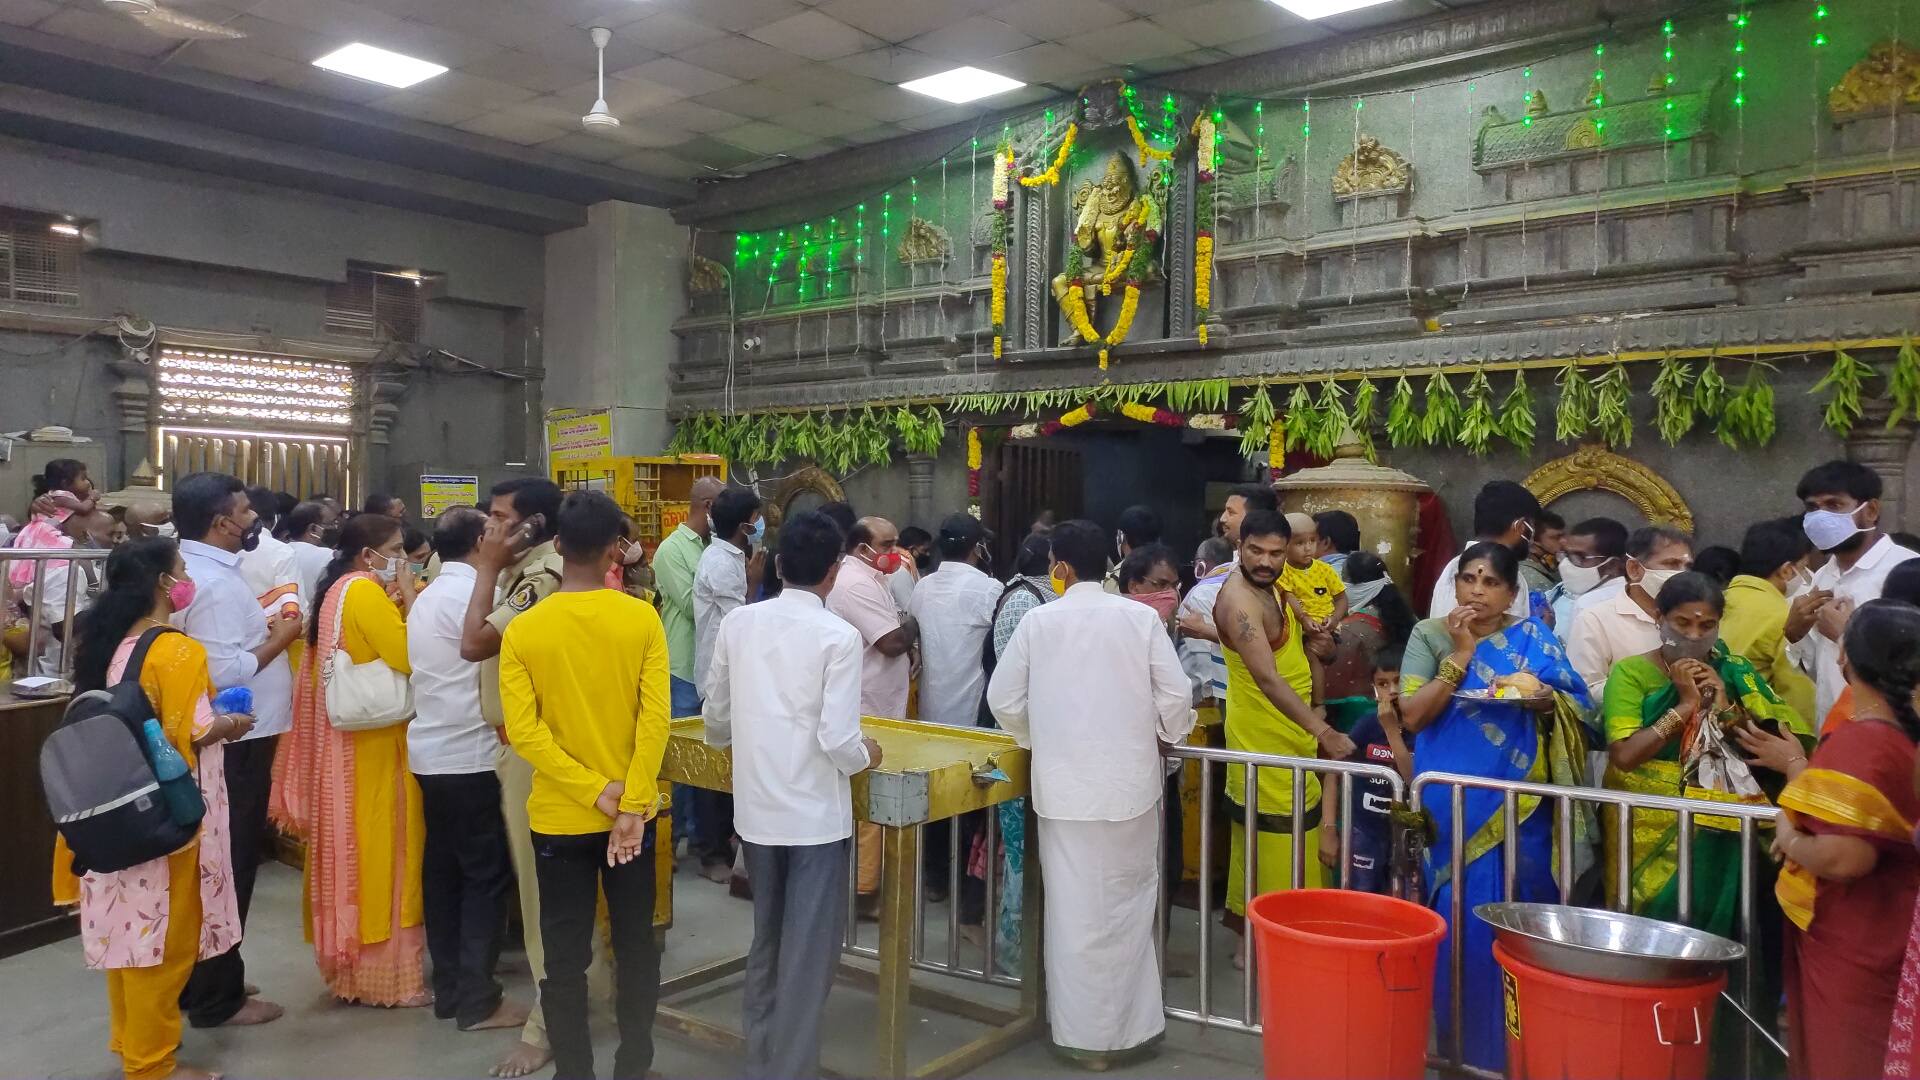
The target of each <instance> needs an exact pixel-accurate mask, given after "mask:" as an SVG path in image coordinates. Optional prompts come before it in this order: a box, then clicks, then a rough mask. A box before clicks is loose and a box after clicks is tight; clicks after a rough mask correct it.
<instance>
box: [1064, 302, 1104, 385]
mask: <svg viewBox="0 0 1920 1080" xmlns="http://www.w3.org/2000/svg"><path fill="white" fill-rule="evenodd" d="M1060 310H1061V311H1062V312H1065V313H1066V316H1067V324H1068V325H1070V326H1072V327H1073V328H1074V329H1075V330H1076V331H1078V332H1079V334H1080V337H1081V338H1082V339H1083V340H1085V341H1090V342H1091V341H1099V340H1100V331H1098V330H1095V329H1094V328H1093V320H1091V319H1089V318H1087V297H1086V294H1085V293H1083V292H1082V291H1081V289H1080V286H1079V284H1078V283H1069V286H1068V288H1067V291H1066V293H1065V294H1064V295H1063V296H1061V298H1060ZM1100 366H1101V367H1106V366H1107V357H1106V350H1104V349H1102V350H1101V355H1100Z"/></svg>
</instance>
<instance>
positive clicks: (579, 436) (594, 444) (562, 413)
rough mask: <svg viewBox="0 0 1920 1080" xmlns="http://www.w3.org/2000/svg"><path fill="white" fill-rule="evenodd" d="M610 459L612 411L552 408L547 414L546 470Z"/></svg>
mask: <svg viewBox="0 0 1920 1080" xmlns="http://www.w3.org/2000/svg"><path fill="white" fill-rule="evenodd" d="M612 456H613V410H612V409H553V410H551V411H549V412H548V413H547V464H548V467H549V468H551V467H552V466H554V465H562V464H568V463H572V462H581V461H598V460H600V459H602V458H608V457H612Z"/></svg>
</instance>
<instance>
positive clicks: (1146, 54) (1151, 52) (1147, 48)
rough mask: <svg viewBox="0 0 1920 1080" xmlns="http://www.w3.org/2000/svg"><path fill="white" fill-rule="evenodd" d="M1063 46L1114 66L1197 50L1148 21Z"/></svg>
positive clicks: (1085, 36) (1090, 34) (1074, 39)
mask: <svg viewBox="0 0 1920 1080" xmlns="http://www.w3.org/2000/svg"><path fill="white" fill-rule="evenodd" d="M1061 44H1062V45H1065V46H1067V47H1068V48H1070V49H1074V50H1076V51H1078V52H1083V53H1086V54H1087V55H1088V56H1095V57H1099V58H1100V59H1102V60H1105V61H1106V62H1108V63H1110V64H1135V63H1139V62H1140V61H1142V60H1152V59H1155V58H1158V57H1164V56H1173V55H1175V54H1178V53H1183V52H1191V51H1192V50H1193V48H1194V44H1193V42H1191V41H1188V40H1187V39H1186V38H1183V37H1181V36H1179V35H1178V34H1174V33H1170V32H1169V31H1167V30H1165V29H1163V28H1161V27H1159V26H1156V25H1154V24H1153V23H1151V22H1148V21H1147V20H1145V19H1135V20H1133V21H1132V22H1124V23H1121V24H1120V25H1118V26H1108V27H1103V28H1101V29H1099V30H1094V31H1090V32H1088V33H1085V34H1079V35H1076V36H1074V37H1070V38H1068V39H1066V40H1065V41H1062V42H1061Z"/></svg>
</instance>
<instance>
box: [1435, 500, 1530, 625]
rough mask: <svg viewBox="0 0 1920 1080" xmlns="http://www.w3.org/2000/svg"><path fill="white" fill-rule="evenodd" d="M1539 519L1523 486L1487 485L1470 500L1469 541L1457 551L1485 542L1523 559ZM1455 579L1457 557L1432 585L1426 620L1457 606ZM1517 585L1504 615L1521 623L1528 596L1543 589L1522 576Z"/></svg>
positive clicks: (1448, 611)
mask: <svg viewBox="0 0 1920 1080" xmlns="http://www.w3.org/2000/svg"><path fill="white" fill-rule="evenodd" d="M1539 517H1540V500H1539V499H1537V498H1535V497H1534V494H1533V492H1531V491H1528V490H1527V489H1526V487H1525V486H1523V485H1521V484H1518V483H1515V482H1514V481H1512V480H1491V481H1488V482H1487V484H1486V486H1484V487H1482V488H1481V489H1480V493H1479V494H1478V495H1475V496H1474V497H1473V541H1472V543H1469V544H1467V545H1465V547H1462V548H1461V550H1462V551H1464V550H1466V548H1468V547H1472V546H1473V545H1474V544H1478V543H1482V542H1486V543H1493V544H1500V545H1502V546H1504V547H1510V548H1512V549H1513V550H1514V553H1515V554H1516V555H1518V556H1519V557H1520V558H1522V559H1525V558H1526V557H1527V555H1528V553H1529V551H1530V550H1531V549H1532V546H1533V537H1534V533H1535V531H1536V529H1537V528H1538V526H1537V525H1536V524H1535V522H1536V520H1537V519H1538V518H1539ZM1459 576H1460V556H1458V555H1455V556H1454V557H1453V560H1452V561H1451V562H1449V563H1447V565H1446V568H1445V569H1443V570H1441V571H1440V577H1439V578H1438V579H1436V580H1435V581H1434V583H1433V599H1432V600H1431V601H1430V602H1429V603H1428V607H1427V614H1428V615H1429V616H1430V617H1432V618H1435V619H1440V618H1445V617H1446V616H1448V615H1451V614H1453V609H1454V608H1456V607H1458V606H1460V605H1459V602H1458V600H1457V599H1456V598H1455V597H1454V594H1453V586H1454V580H1453V579H1454V578H1456V577H1459ZM1521 585H1522V588H1521V589H1520V591H1519V592H1518V593H1516V594H1515V595H1514V598H1513V606H1512V607H1510V608H1508V609H1507V612H1508V614H1510V615H1512V616H1513V617H1514V618H1516V619H1524V618H1526V617H1527V616H1528V615H1529V614H1531V613H1532V612H1533V599H1532V594H1533V593H1534V592H1535V591H1538V590H1543V589H1544V585H1543V584H1542V583H1539V582H1533V581H1529V580H1527V578H1526V577H1525V575H1524V574H1523V575H1522V577H1521ZM1542 599H1543V600H1544V599H1545V598H1544V597H1542Z"/></svg>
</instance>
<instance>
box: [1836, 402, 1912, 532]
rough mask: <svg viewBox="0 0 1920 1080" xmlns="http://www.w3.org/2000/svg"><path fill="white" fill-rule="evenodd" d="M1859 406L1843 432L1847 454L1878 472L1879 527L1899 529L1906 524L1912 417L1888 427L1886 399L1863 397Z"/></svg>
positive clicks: (1888, 408)
mask: <svg viewBox="0 0 1920 1080" xmlns="http://www.w3.org/2000/svg"><path fill="white" fill-rule="evenodd" d="M1861 407H1862V408H1861V414H1860V420H1859V422H1858V423H1855V424H1854V425H1853V433H1852V434H1850V435H1848V436H1847V456H1848V457H1849V458H1852V459H1853V460H1854V461H1857V462H1859V463H1860V464H1862V465H1865V466H1867V467H1868V468H1870V469H1872V470H1873V471H1874V472H1877V473H1879V474H1880V479H1881V481H1882V483H1884V484H1885V486H1886V490H1885V493H1884V494H1882V495H1881V496H1880V527H1881V528H1882V529H1885V530H1887V531H1888V532H1899V531H1901V530H1903V529H1905V528H1906V527H1907V523H1906V510H1907V503H1906V494H1907V459H1908V457H1909V456H1910V454H1911V453H1912V451H1913V435H1914V427H1913V421H1912V420H1911V419H1906V420H1902V421H1900V423H1898V424H1895V425H1894V427H1893V430H1891V431H1889V430H1887V417H1888V416H1890V415H1892V411H1893V406H1892V404H1891V403H1890V402H1888V401H1886V400H1885V399H1884V398H1865V399H1863V400H1862V401H1861Z"/></svg>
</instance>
